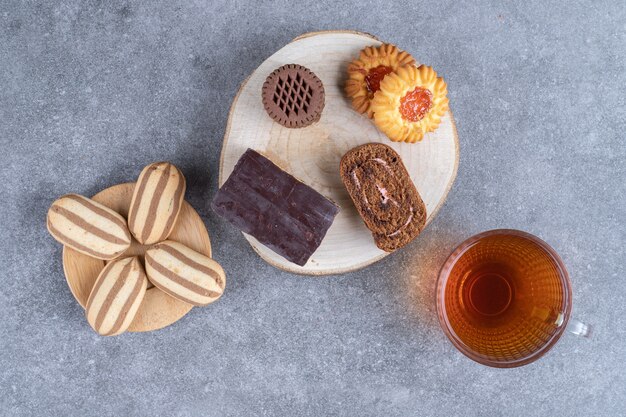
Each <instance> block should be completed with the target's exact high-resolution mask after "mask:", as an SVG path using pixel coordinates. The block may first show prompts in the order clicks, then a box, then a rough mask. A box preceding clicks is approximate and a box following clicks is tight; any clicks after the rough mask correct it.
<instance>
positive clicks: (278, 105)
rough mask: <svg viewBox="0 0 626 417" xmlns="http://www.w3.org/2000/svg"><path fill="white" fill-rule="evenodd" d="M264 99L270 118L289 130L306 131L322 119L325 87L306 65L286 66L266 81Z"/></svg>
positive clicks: (277, 70) (263, 91)
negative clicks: (299, 129)
mask: <svg viewBox="0 0 626 417" xmlns="http://www.w3.org/2000/svg"><path fill="white" fill-rule="evenodd" d="M262 98H263V106H264V107H265V110H266V111H267V114H268V115H269V116H270V117H271V118H272V119H274V121H276V122H277V123H280V124H281V125H283V126H285V127H289V128H298V127H306V126H309V125H310V124H313V123H315V122H317V121H318V120H319V119H320V117H321V116H322V110H323V109H324V101H325V94H324V85H323V84H322V81H321V80H320V79H319V78H318V77H317V75H315V73H313V71H311V70H310V69H308V68H305V67H303V66H302V65H297V64H288V65H283V66H282V67H280V68H277V69H275V70H274V71H272V73H271V74H270V75H269V76H268V77H267V79H266V80H265V83H264V84H263V88H262Z"/></svg>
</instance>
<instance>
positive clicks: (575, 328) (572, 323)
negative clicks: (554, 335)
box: [565, 318, 591, 337]
mask: <svg viewBox="0 0 626 417" xmlns="http://www.w3.org/2000/svg"><path fill="white" fill-rule="evenodd" d="M565 330H567V331H568V332H570V333H572V334H575V335H576V336H581V337H590V336H591V326H589V325H588V324H585V323H583V322H582V321H578V320H576V319H574V318H570V319H569V323H567V327H566V328H565Z"/></svg>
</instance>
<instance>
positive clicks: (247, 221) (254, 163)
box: [211, 149, 339, 266]
mask: <svg viewBox="0 0 626 417" xmlns="http://www.w3.org/2000/svg"><path fill="white" fill-rule="evenodd" d="M211 205H212V207H213V210H214V211H215V212H216V213H217V214H219V215H220V216H222V217H224V218H225V219H226V220H228V221H229V222H230V223H232V224H233V225H234V226H236V227H237V228H239V229H240V230H241V231H243V232H245V233H248V234H250V235H252V236H254V237H255V238H256V239H257V240H258V241H259V242H261V243H263V244H264V245H265V246H267V247H268V248H270V249H272V250H273V251H274V252H276V253H278V254H279V255H281V256H283V257H284V258H285V259H287V260H289V261H291V262H293V263H295V264H297V265H300V266H303V265H304V264H306V262H307V261H308V259H309V257H310V256H311V255H312V254H313V252H315V250H316V249H317V248H318V247H319V245H320V243H321V242H322V239H323V238H324V236H325V235H326V232H327V231H328V228H329V227H330V226H331V224H332V223H333V220H334V218H335V216H336V215H337V213H338V212H339V207H337V206H336V205H335V204H334V203H333V202H332V201H330V200H328V199H327V198H326V197H324V196H323V195H321V194H320V193H318V192H317V191H315V190H314V189H313V188H311V187H309V186H308V185H305V184H303V183H302V182H300V181H298V180H297V179H295V178H294V177H293V176H291V175H289V174H288V173H286V172H285V171H283V170H281V169H280V168H279V167H277V166H276V165H275V164H274V163H272V161H270V160H269V159H267V158H265V157H264V156H263V155H261V154H259V153H258V152H256V151H254V150H252V149H248V150H247V151H246V152H245V153H244V154H243V155H242V156H241V158H240V159H239V161H238V162H237V164H236V165H235V168H234V170H233V172H232V174H231V175H230V177H229V178H228V179H227V180H226V182H225V183H224V185H223V186H222V188H220V190H219V191H218V192H217V195H216V196H215V198H214V199H213V202H212V204H211Z"/></svg>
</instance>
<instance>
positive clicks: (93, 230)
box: [47, 194, 131, 259]
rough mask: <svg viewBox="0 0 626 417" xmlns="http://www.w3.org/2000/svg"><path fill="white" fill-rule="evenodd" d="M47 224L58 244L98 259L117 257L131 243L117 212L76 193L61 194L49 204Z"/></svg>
mask: <svg viewBox="0 0 626 417" xmlns="http://www.w3.org/2000/svg"><path fill="white" fill-rule="evenodd" d="M47 226H48V231H49V232H50V234H51V235H52V237H54V238H55V239H56V240H57V241H59V242H60V243H62V244H64V245H66V246H69V247H70V248H72V249H74V250H77V251H78V252H81V253H84V254H85V255H88V256H92V257H94V258H98V259H113V258H117V257H118V256H119V255H120V254H122V253H123V252H124V251H125V250H126V249H128V247H129V246H130V242H131V237H130V233H129V231H128V227H127V226H126V220H125V219H124V218H123V217H122V216H121V215H119V214H118V213H116V212H114V211H113V210H111V209H110V208H108V207H106V206H103V205H102V204H100V203H97V202H95V201H93V200H91V199H89V198H87V197H83V196H82V195H78V194H67V195H64V196H63V197H61V198H59V199H58V200H56V201H55V202H54V203H52V205H51V206H50V209H49V210H48V216H47Z"/></svg>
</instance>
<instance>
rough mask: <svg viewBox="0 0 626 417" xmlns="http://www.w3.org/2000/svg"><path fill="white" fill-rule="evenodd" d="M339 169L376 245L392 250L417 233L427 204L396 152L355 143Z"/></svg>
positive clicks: (382, 147) (424, 215)
mask: <svg viewBox="0 0 626 417" xmlns="http://www.w3.org/2000/svg"><path fill="white" fill-rule="evenodd" d="M340 171H341V179H342V181H343V183H344V185H345V186H346V188H347V190H348V193H349V194H350V197H351V198H352V201H353V202H354V205H355V206H356V209H357V211H358V212H359V214H360V215H361V217H362V218H363V221H364V222H365V225H366V226H367V228H368V229H370V230H371V231H372V235H373V236H374V241H375V242H376V246H378V247H379V248H380V249H382V250H384V251H386V252H393V251H394V250H396V249H399V248H401V247H403V246H404V245H406V244H407V243H409V242H410V241H411V240H413V239H414V238H415V237H417V235H419V234H420V232H421V231H422V229H423V228H424V225H425V223H426V205H424V202H423V201H422V198H421V197H420V195H419V193H418V192H417V189H416V188H415V185H414V184H413V182H412V181H411V177H410V176H409V173H408V172H407V170H406V168H405V167H404V164H403V163H402V160H401V159H400V155H398V154H397V153H396V151H394V150H393V149H392V148H390V147H389V146H387V145H383V144H382V143H369V144H366V145H361V146H358V147H356V148H354V149H352V150H350V151H348V153H346V154H345V155H344V156H343V158H341V164H340Z"/></svg>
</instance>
